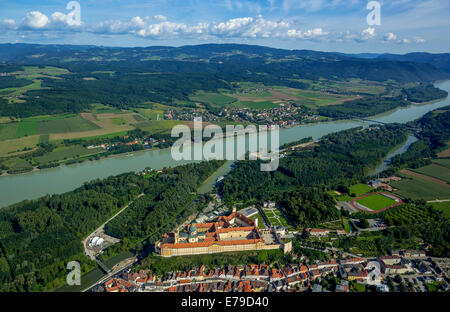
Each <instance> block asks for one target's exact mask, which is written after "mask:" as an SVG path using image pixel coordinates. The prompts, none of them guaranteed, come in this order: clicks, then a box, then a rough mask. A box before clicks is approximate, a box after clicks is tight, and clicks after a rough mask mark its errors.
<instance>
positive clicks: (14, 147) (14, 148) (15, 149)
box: [0, 135, 39, 157]
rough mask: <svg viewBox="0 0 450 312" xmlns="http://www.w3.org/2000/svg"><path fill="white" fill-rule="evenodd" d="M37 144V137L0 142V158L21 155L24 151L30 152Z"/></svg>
mask: <svg viewBox="0 0 450 312" xmlns="http://www.w3.org/2000/svg"><path fill="white" fill-rule="evenodd" d="M38 143H39V136H38V135H33V136H28V137H23V138H20V139H12V140H5V141H0V157H5V156H13V155H16V154H19V153H22V152H23V150H24V149H28V150H31V149H33V148H34V147H36V145H37V144H38Z"/></svg>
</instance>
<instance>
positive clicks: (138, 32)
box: [0, 0, 425, 43]
mask: <svg viewBox="0 0 450 312" xmlns="http://www.w3.org/2000/svg"><path fill="white" fill-rule="evenodd" d="M342 1H343V0H333V1H332V2H327V3H326V5H327V6H331V5H333V6H335V5H338V4H340V3H341V2H342ZM236 3H237V2H236V1H235V2H233V6H236ZM305 3H306V2H305ZM307 3H310V2H308V1H307ZM322 4H323V5H325V2H323V3H322ZM303 5H306V4H303ZM315 5H317V6H320V5H321V4H320V3H319V4H315ZM73 18H74V16H72V15H71V14H70V13H69V14H64V13H61V12H54V13H53V14H51V15H50V17H47V16H46V15H45V14H43V13H41V12H38V11H32V12H29V13H27V15H26V17H25V18H24V19H23V20H22V22H20V23H18V24H16V22H15V21H14V20H12V19H5V20H3V21H0V29H2V30H26V31H35V32H39V31H42V35H45V34H44V32H46V34H47V35H48V32H49V31H66V32H67V33H69V32H71V31H76V32H78V31H82V32H86V33H95V34H102V35H106V36H116V35H134V36H138V37H142V38H151V39H171V38H184V39H191V38H195V39H208V40H211V39H212V40H214V39H219V40H221V39H235V38H249V39H265V38H271V39H281V40H313V41H317V40H320V41H326V42H365V41H367V40H370V39H373V38H376V37H377V34H376V30H375V28H373V27H368V28H367V29H364V30H362V31H349V30H347V31H336V30H333V31H330V30H328V29H326V27H321V26H320V25H311V26H310V27H308V26H304V24H305V22H302V23H301V22H300V21H298V20H295V19H279V20H273V19H265V18H264V17H263V16H262V15H257V16H255V17H249V16H247V17H239V18H233V19H228V20H225V21H222V22H210V23H197V24H187V23H181V22H174V21H169V20H168V19H167V17H166V16H163V15H155V16H152V17H150V16H145V17H142V16H135V17H133V18H131V19H130V20H128V21H121V20H105V21H101V22H98V23H95V24H82V23H79V22H78V23H73V22H74V19H73ZM380 40H382V41H384V42H395V43H409V42H410V40H409V39H402V40H398V39H397V35H396V34H394V33H393V32H388V33H386V34H385V35H384V36H383V37H382V38H380ZM413 40H414V42H416V43H423V42H424V41H425V40H424V39H423V38H420V37H414V39H413Z"/></svg>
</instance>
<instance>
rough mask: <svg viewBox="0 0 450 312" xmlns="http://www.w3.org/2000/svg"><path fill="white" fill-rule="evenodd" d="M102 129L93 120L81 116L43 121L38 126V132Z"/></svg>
mask: <svg viewBox="0 0 450 312" xmlns="http://www.w3.org/2000/svg"><path fill="white" fill-rule="evenodd" d="M97 129H100V127H99V126H97V125H96V124H94V123H93V122H91V121H89V120H86V119H84V118H82V117H81V116H76V117H70V118H63V119H55V120H48V121H41V122H39V123H38V126H37V133H38V134H50V133H68V132H82V131H90V130H97Z"/></svg>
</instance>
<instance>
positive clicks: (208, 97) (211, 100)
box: [190, 92, 236, 107]
mask: <svg viewBox="0 0 450 312" xmlns="http://www.w3.org/2000/svg"><path fill="white" fill-rule="evenodd" d="M190 99H191V100H192V101H196V102H204V103H208V104H212V105H213V106H215V107H224V106H227V105H229V104H231V103H234V102H236V99H235V98H233V97H230V96H226V95H223V94H220V93H209V92H198V93H197V94H195V95H192V96H190Z"/></svg>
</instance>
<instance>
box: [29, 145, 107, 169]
mask: <svg viewBox="0 0 450 312" xmlns="http://www.w3.org/2000/svg"><path fill="white" fill-rule="evenodd" d="M103 151H104V149H103V148H96V149H87V148H85V147H83V146H67V147H66V146H64V147H58V148H56V149H54V150H53V151H52V152H50V153H48V154H45V155H44V156H40V157H36V158H35V161H36V162H37V163H39V164H40V165H45V164H49V163H53V162H60V161H63V160H68V159H72V158H79V157H82V156H86V155H92V154H98V153H100V152H103Z"/></svg>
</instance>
